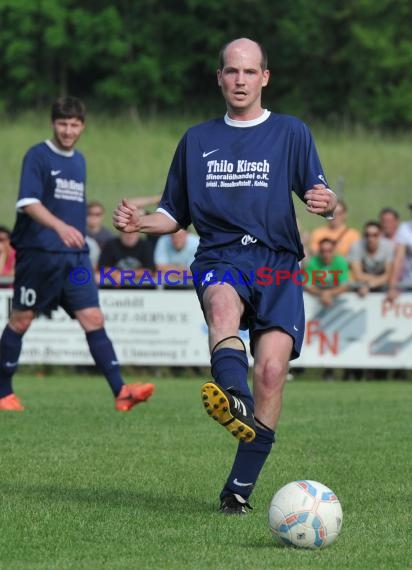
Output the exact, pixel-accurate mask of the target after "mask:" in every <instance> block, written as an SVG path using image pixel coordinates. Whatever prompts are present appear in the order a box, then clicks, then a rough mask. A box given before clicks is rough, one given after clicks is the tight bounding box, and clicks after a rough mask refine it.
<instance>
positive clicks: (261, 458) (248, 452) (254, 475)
mask: <svg viewBox="0 0 412 570" xmlns="http://www.w3.org/2000/svg"><path fill="white" fill-rule="evenodd" d="M274 441H275V432H274V431H272V430H267V429H264V428H262V427H260V426H256V437H255V439H254V440H253V441H252V442H250V443H244V442H243V441H241V442H239V445H238V448H237V453H236V457H235V461H234V463H233V467H232V470H231V472H230V475H229V477H228V479H227V481H226V483H225V486H224V488H223V490H222V492H221V493H220V499H223V498H224V497H226V496H227V495H230V494H232V493H236V494H238V495H241V496H242V497H244V498H245V499H247V498H248V497H249V496H250V494H251V493H252V491H253V488H254V486H255V483H256V481H257V479H258V477H259V473H260V472H261V470H262V468H263V465H264V464H265V461H266V459H267V457H268V455H269V453H270V450H271V449H272V445H273V443H274Z"/></svg>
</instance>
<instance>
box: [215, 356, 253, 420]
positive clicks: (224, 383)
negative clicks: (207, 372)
mask: <svg viewBox="0 0 412 570" xmlns="http://www.w3.org/2000/svg"><path fill="white" fill-rule="evenodd" d="M210 364H211V366H212V376H213V378H214V379H215V380H216V382H217V383H218V384H219V386H221V387H222V388H224V389H225V390H227V389H228V388H234V389H235V390H237V391H238V392H239V394H240V396H241V398H242V400H243V401H244V402H245V403H246V405H247V406H249V408H250V409H251V410H252V411H253V406H254V402H253V396H252V394H251V392H250V388H249V385H248V383H247V373H248V368H249V363H248V359H247V355H246V352H245V351H244V350H236V349H234V348H221V349H219V350H215V351H214V352H213V353H212V356H211V358H210Z"/></svg>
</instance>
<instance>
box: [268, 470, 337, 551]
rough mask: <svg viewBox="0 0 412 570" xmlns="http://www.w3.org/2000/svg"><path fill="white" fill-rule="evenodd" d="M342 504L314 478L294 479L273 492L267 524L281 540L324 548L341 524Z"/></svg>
mask: <svg viewBox="0 0 412 570" xmlns="http://www.w3.org/2000/svg"><path fill="white" fill-rule="evenodd" d="M342 519H343V514H342V507H341V505H340V502H339V499H338V498H337V496H336V495H335V493H334V492H333V491H332V490H331V489H329V488H328V487H326V485H323V484H322V483H318V482H317V481H309V480H302V481H293V482H292V483H288V484H287V485H285V486H284V487H282V488H281V489H279V491H277V492H276V493H275V495H274V496H273V498H272V500H271V502H270V507H269V526H270V530H271V532H272V534H273V536H274V537H275V538H276V539H277V540H278V541H280V542H282V543H283V544H286V545H288V546H295V547H300V548H312V549H315V548H325V546H329V545H330V544H332V542H334V541H335V540H336V539H337V537H338V535H339V533H340V530H341V527H342Z"/></svg>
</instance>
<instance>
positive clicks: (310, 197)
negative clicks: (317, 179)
mask: <svg viewBox="0 0 412 570" xmlns="http://www.w3.org/2000/svg"><path fill="white" fill-rule="evenodd" d="M304 199H305V201H306V210H307V211H308V212H310V213H311V214H320V215H324V214H332V213H333V210H334V209H335V208H336V203H337V201H338V199H337V196H336V194H335V193H334V192H332V191H331V190H329V188H327V187H326V186H325V185H324V184H315V185H314V186H313V188H311V189H310V190H307V192H305V195H304Z"/></svg>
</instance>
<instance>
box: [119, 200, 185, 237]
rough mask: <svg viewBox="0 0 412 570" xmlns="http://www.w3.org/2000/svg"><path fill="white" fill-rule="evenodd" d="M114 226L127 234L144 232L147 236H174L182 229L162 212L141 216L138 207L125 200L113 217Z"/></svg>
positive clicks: (120, 203)
mask: <svg viewBox="0 0 412 570" xmlns="http://www.w3.org/2000/svg"><path fill="white" fill-rule="evenodd" d="M112 221H113V225H114V227H115V228H117V229H118V230H120V231H122V232H125V233H132V232H142V233H146V234H158V235H162V234H172V233H174V232H177V230H179V229H180V226H179V224H177V223H176V222H175V221H174V220H173V219H171V218H169V217H168V216H166V215H165V214H162V213H161V212H154V213H153V214H147V215H144V216H142V215H140V213H139V210H138V208H137V207H136V206H134V205H133V204H131V203H130V201H129V200H126V199H123V200H122V201H121V202H119V203H118V205H117V208H116V209H115V210H114V212H113V216H112Z"/></svg>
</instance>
